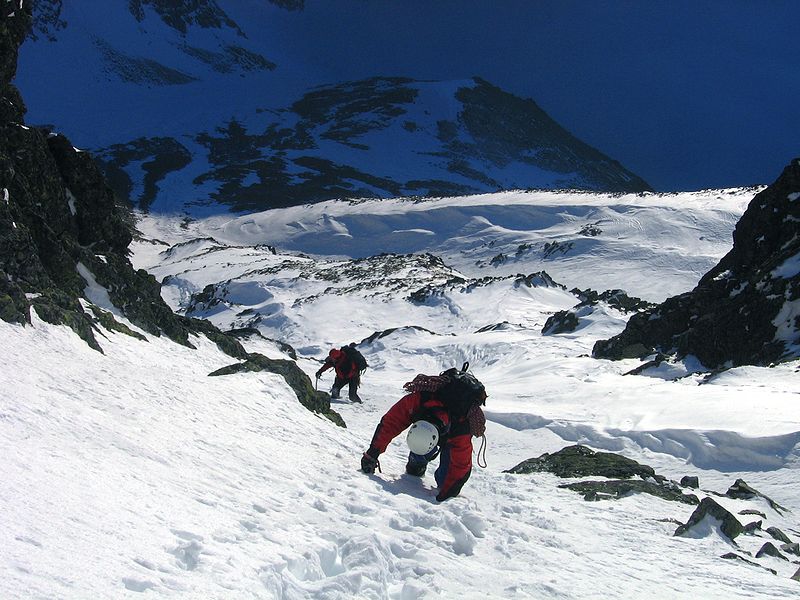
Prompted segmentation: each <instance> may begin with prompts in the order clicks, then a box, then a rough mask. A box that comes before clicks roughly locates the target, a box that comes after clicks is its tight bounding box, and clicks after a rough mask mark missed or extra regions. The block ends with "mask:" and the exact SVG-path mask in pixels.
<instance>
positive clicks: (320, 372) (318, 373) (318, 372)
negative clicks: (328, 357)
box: [315, 369, 322, 379]
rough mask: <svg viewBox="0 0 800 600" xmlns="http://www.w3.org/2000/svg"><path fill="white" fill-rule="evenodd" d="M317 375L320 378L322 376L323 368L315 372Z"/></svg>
mask: <svg viewBox="0 0 800 600" xmlns="http://www.w3.org/2000/svg"><path fill="white" fill-rule="evenodd" d="M315 375H316V376H317V379H319V378H320V377H322V369H320V370H319V371H317V372H316V373H315Z"/></svg>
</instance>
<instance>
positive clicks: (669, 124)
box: [252, 0, 800, 191]
mask: <svg viewBox="0 0 800 600" xmlns="http://www.w3.org/2000/svg"><path fill="white" fill-rule="evenodd" d="M252 1H255V0H252ZM261 1H263V0H261ZM275 18H276V19H278V20H279V21H280V24H279V25H280V27H278V28H277V29H278V30H279V31H280V33H279V35H282V36H285V37H284V39H282V40H280V43H281V44H282V45H285V47H287V48H291V52H292V53H293V54H296V55H301V56H303V58H304V60H305V61H307V62H308V63H311V64H313V65H315V66H316V67H317V69H318V71H319V73H320V74H321V75H322V76H323V77H329V78H330V81H332V82H333V81H337V80H342V79H349V78H360V77H366V76H371V75H404V76H409V77H414V78H422V79H460V78H468V77H471V76H474V75H478V76H481V77H483V78H484V79H487V80H488V81H490V82H492V83H494V84H496V85H498V86H500V87H502V88H503V89H505V90H507V91H510V92H513V93H515V94H517V95H519V96H523V97H527V98H532V99H533V100H535V101H536V102H537V103H538V104H539V105H540V106H541V107H542V108H543V109H544V110H545V111H547V112H548V113H549V114H550V115H551V116H552V117H553V118H554V119H556V120H557V121H558V122H559V123H560V124H561V125H563V126H564V127H565V128H566V129H568V130H570V131H571V132H572V133H573V134H575V135H576V136H577V137H579V138H581V139H582V140H584V141H585V142H587V143H589V144H590V145H593V146H595V147H596V148H598V149H599V150H601V151H602V152H604V153H606V154H608V155H609V156H611V157H612V158H615V159H617V160H619V161H620V162H621V163H622V164H623V165H625V166H626V167H628V168H629V169H631V170H632V171H634V172H635V173H637V174H638V175H640V176H641V177H643V178H644V179H645V180H647V181H648V182H649V183H650V184H651V185H652V186H653V187H654V188H656V189H657V190H659V191H668V190H689V189H701V188H708V187H730V186H738V185H751V184H757V183H770V182H772V181H773V180H774V179H775V178H776V177H777V176H778V175H779V174H780V172H781V170H782V169H783V167H784V166H785V165H786V164H788V162H789V161H790V159H792V158H793V157H795V156H800V35H798V34H799V33H800V2H798V1H796V0H792V1H784V0H748V1H745V0H725V1H722V0H709V1H704V0H695V1H683V0H677V1H676V0H670V1H669V2H655V1H653V2H650V1H646V0H642V1H627V0H626V1H616V2H612V1H610V0H609V1H608V2H605V1H602V2H594V1H589V0H586V1H576V0H541V1H539V0H336V1H323V0H307V1H306V8H305V10H304V11H303V13H288V12H284V11H280V12H278V13H276V15H275ZM273 31H274V30H273ZM321 49H322V50H321Z"/></svg>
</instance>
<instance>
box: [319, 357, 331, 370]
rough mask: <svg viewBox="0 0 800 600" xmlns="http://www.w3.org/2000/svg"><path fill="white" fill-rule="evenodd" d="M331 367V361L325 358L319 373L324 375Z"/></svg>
mask: <svg viewBox="0 0 800 600" xmlns="http://www.w3.org/2000/svg"><path fill="white" fill-rule="evenodd" d="M332 366H333V363H332V362H331V359H330V358H326V359H325V362H324V363H322V366H321V367H320V368H319V372H320V373H324V372H325V371H327V370H328V369H330V368H331V367H332Z"/></svg>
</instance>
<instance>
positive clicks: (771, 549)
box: [756, 542, 789, 560]
mask: <svg viewBox="0 0 800 600" xmlns="http://www.w3.org/2000/svg"><path fill="white" fill-rule="evenodd" d="M762 556H774V557H775V558H780V559H782V560H789V559H788V558H786V557H785V556H784V555H783V554H781V553H780V551H779V550H778V549H777V548H776V547H775V545H774V544H773V543H772V542H767V543H766V544H764V545H763V546H761V549H760V550H759V551H758V552H756V558H761V557H762Z"/></svg>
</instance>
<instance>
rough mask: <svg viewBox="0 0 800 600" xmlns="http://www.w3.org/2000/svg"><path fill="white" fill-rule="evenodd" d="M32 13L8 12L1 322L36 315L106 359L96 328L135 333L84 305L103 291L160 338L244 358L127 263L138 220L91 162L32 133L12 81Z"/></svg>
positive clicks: (1, 66) (1, 68)
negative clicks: (209, 341)
mask: <svg viewBox="0 0 800 600" xmlns="http://www.w3.org/2000/svg"><path fill="white" fill-rule="evenodd" d="M12 8H13V9H16V10H14V11H13V16H12V14H11V13H12ZM30 10H31V8H30V3H29V2H24V3H22V8H21V9H20V8H19V6H18V3H16V2H15V3H5V4H4V7H3V8H2V12H0V15H2V21H0V75H2V79H1V80H0V91H2V99H0V107H2V108H1V109H0V318H2V319H3V320H5V321H7V322H11V323H19V324H25V323H30V321H31V316H30V309H31V307H33V308H34V309H35V310H36V313H37V315H38V316H39V317H40V318H41V319H43V320H44V321H46V322H49V323H55V324H65V325H68V326H69V327H71V328H72V329H73V330H74V331H75V332H76V333H77V334H78V335H80V336H81V338H83V339H84V340H85V341H86V342H87V343H88V344H89V345H90V346H91V347H92V348H95V349H96V350H101V348H100V345H99V344H98V343H97V340H96V339H95V335H94V331H95V329H96V327H97V325H98V324H103V326H108V327H113V328H115V329H116V330H118V331H126V330H127V331H129V332H130V333H131V334H133V331H131V330H130V329H128V328H126V327H121V326H120V327H117V326H112V325H111V322H112V321H113V316H112V315H110V313H104V312H103V311H100V310H99V309H98V310H93V311H88V312H87V311H85V310H84V308H83V306H82V305H81V303H80V301H81V300H83V299H88V300H90V301H91V298H88V295H91V294H92V293H95V292H90V291H87V290H88V289H90V288H92V287H95V288H96V285H95V284H97V285H99V286H100V287H102V288H104V290H105V293H107V294H108V297H109V299H110V300H111V302H112V303H113V304H114V305H115V306H116V307H117V308H119V309H120V310H121V311H122V312H123V314H124V315H125V316H126V317H127V318H129V319H130V321H131V322H132V323H133V324H135V325H137V326H138V327H141V328H142V329H144V330H145V331H147V332H149V333H151V334H153V335H162V334H164V335H167V336H168V337H169V338H171V339H173V340H175V341H176V342H179V343H181V344H185V345H190V344H189V341H188V340H189V333H190V332H195V333H201V332H203V333H207V334H208V335H210V336H212V337H215V338H216V341H217V343H218V345H220V346H221V347H224V348H226V349H227V350H226V351H229V352H232V353H234V354H235V355H236V354H237V353H244V350H243V349H242V348H241V345H239V344H238V342H236V341H235V340H232V341H230V342H229V341H227V340H225V339H224V336H223V335H222V334H221V333H220V332H219V331H217V330H216V329H215V328H213V327H210V328H209V327H207V326H206V324H203V323H200V322H198V321H193V320H189V319H186V318H184V317H179V316H177V315H175V314H174V313H173V312H172V310H171V309H170V308H169V307H168V306H167V305H166V303H164V301H163V300H162V299H161V294H160V286H159V284H158V283H157V282H156V281H155V279H154V278H153V277H152V276H151V275H149V274H147V273H146V272H145V271H142V270H139V271H135V270H134V269H133V267H132V266H131V263H130V261H129V260H128V257H127V254H128V245H129V244H130V241H131V235H132V234H131V232H132V218H131V216H130V213H129V211H128V210H127V209H126V208H125V207H123V206H120V205H118V204H117V203H115V201H114V196H113V194H112V192H111V190H110V188H109V187H108V185H107V184H106V182H105V180H104V179H103V176H102V174H101V172H100V171H99V169H98V168H97V166H96V164H95V163H94V161H93V160H92V158H91V156H90V155H89V154H87V153H85V152H81V151H79V150H76V149H75V148H73V146H72V144H70V142H69V140H67V139H66V138H65V137H63V136H59V135H53V134H49V133H47V132H46V131H43V130H38V129H32V128H28V127H25V125H24V122H23V120H22V118H23V115H24V106H23V105H22V103H21V99H20V98H19V94H18V93H17V91H16V90H15V89H14V88H13V86H11V85H10V83H9V81H10V79H11V77H13V75H14V72H15V69H16V62H15V61H16V57H17V49H18V47H19V44H21V43H22V41H23V39H24V38H25V34H26V31H27V27H28V25H29V23H30ZM208 325H209V326H210V324H208ZM237 346H238V347H237Z"/></svg>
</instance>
